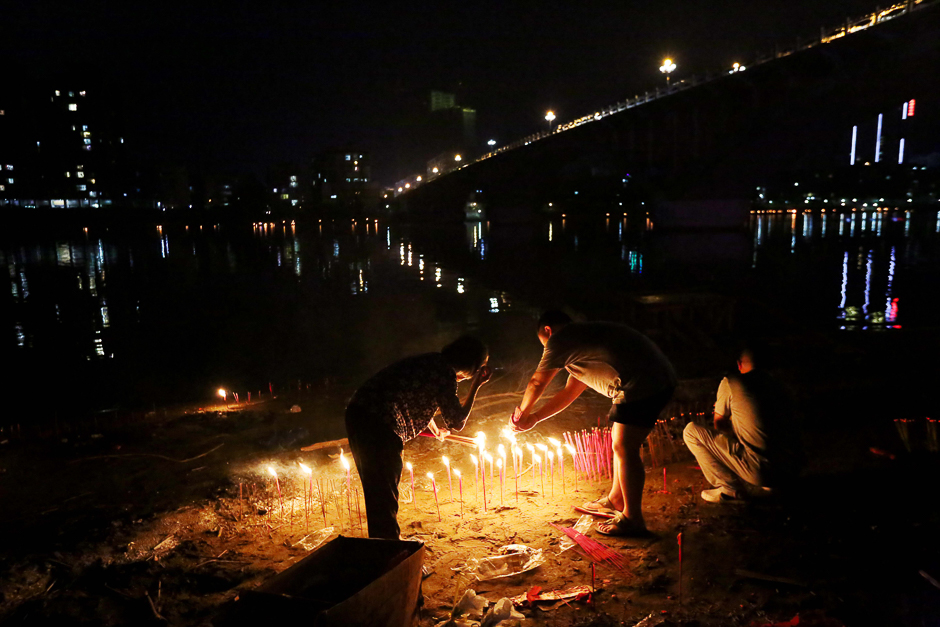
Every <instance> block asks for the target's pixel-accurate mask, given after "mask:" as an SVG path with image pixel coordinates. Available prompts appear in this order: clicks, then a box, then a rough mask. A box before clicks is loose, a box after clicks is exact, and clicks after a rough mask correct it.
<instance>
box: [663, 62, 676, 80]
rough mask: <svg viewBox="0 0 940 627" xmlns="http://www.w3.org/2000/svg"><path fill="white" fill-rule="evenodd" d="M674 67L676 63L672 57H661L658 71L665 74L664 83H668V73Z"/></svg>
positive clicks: (670, 72)
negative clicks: (661, 62) (661, 61)
mask: <svg viewBox="0 0 940 627" xmlns="http://www.w3.org/2000/svg"><path fill="white" fill-rule="evenodd" d="M675 69H676V64H675V63H673V62H672V59H663V64H662V65H660V66H659V71H660V72H662V73H663V74H665V75H666V84H667V85H668V84H669V75H670V74H672V72H673V70H675Z"/></svg>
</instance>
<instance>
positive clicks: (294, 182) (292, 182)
mask: <svg viewBox="0 0 940 627" xmlns="http://www.w3.org/2000/svg"><path fill="white" fill-rule="evenodd" d="M291 178H294V177H291ZM290 186H291V187H297V181H291V182H290Z"/></svg>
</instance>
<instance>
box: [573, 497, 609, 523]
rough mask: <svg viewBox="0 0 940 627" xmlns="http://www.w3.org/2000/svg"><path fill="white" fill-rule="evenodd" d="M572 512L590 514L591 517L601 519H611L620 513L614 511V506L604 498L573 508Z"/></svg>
mask: <svg viewBox="0 0 940 627" xmlns="http://www.w3.org/2000/svg"><path fill="white" fill-rule="evenodd" d="M574 511H576V512H581V513H582V514H590V515H591V516H601V517H603V518H613V517H614V516H616V515H617V514H619V513H620V512H618V511H617V510H616V509H614V504H613V503H611V502H610V499H609V498H608V497H606V496H602V497H601V498H599V499H595V500H593V501H588V502H587V503H585V504H584V505H581V506H575V508H574Z"/></svg>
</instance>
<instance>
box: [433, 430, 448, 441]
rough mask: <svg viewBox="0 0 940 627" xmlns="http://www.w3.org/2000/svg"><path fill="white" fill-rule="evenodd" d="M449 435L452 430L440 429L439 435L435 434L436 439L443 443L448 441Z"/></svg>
mask: <svg viewBox="0 0 940 627" xmlns="http://www.w3.org/2000/svg"><path fill="white" fill-rule="evenodd" d="M449 435H450V429H444V428H443V427H439V428H438V430H437V433H435V434H434V437H436V438H437V439H438V440H440V441H441V442H443V441H444V440H446V439H447V436H449Z"/></svg>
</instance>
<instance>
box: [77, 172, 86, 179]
mask: <svg viewBox="0 0 940 627" xmlns="http://www.w3.org/2000/svg"><path fill="white" fill-rule="evenodd" d="M75 176H77V177H78V178H80V179H83V178H85V173H84V172H76V173H75Z"/></svg>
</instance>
